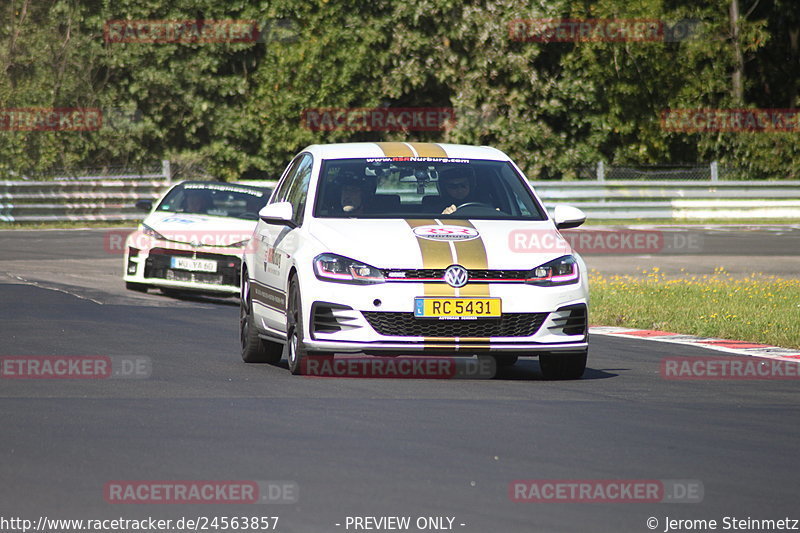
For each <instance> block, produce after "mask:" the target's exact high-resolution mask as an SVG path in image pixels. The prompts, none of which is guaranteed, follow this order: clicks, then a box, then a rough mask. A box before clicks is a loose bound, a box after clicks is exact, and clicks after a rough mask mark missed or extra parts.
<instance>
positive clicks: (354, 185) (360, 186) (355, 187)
mask: <svg viewBox="0 0 800 533" xmlns="http://www.w3.org/2000/svg"><path fill="white" fill-rule="evenodd" d="M338 181H339V185H340V187H341V190H340V195H339V201H340V205H341V212H342V213H343V214H344V215H345V216H355V215H362V214H364V209H365V205H366V204H367V203H368V201H369V198H370V196H371V195H372V193H373V192H374V189H371V188H370V184H369V183H368V181H367V178H366V177H364V176H357V175H356V174H355V173H353V172H343V173H342V174H341V175H340V176H339V179H338Z"/></svg>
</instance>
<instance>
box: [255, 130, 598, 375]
mask: <svg viewBox="0 0 800 533" xmlns="http://www.w3.org/2000/svg"><path fill="white" fill-rule="evenodd" d="M259 218H260V220H259V221H258V224H257V226H256V229H255V232H254V233H253V237H252V239H251V242H250V243H249V245H248V246H246V247H245V253H244V257H243V264H242V281H241V317H240V318H241V320H240V328H241V342H242V358H243V359H244V360H245V361H246V362H271V363H277V362H278V361H280V360H281V357H282V356H283V354H284V352H285V353H286V357H287V360H288V363H289V368H290V370H291V371H292V373H295V374H303V373H306V368H307V366H306V365H307V364H308V360H309V358H311V357H314V356H326V357H331V356H333V355H334V354H347V353H363V354H367V355H384V356H398V355H423V356H424V355H434V356H442V355H447V356H473V355H484V356H494V357H495V359H496V360H497V363H498V364H499V365H509V364H514V363H515V362H516V361H517V358H518V357H539V361H540V366H541V370H542V373H543V375H544V376H545V377H546V378H548V379H574V378H579V377H580V376H581V375H583V372H584V369H585V367H586V353H587V348H588V335H587V304H588V283H587V277H586V266H585V264H584V262H583V260H582V259H581V257H580V256H579V255H578V254H576V253H575V252H574V251H573V250H572V249H571V248H570V246H569V244H568V243H567V242H566V241H565V240H564V239H563V238H561V235H560V233H559V231H558V230H559V229H563V228H570V227H576V226H579V225H580V224H581V223H583V221H584V220H585V216H584V215H583V213H582V212H580V211H579V210H578V209H575V208H571V207H568V206H557V207H556V208H555V211H554V215H553V217H552V218H551V217H550V216H549V215H548V213H547V211H546V210H545V209H544V207H543V206H542V204H541V202H540V201H539V199H538V198H537V196H536V194H535V193H534V191H533V190H532V188H531V187H530V185H529V184H528V182H527V180H526V179H525V177H524V176H523V174H522V172H521V171H520V170H519V168H518V167H517V166H516V165H515V164H514V163H513V162H512V161H511V160H510V159H509V157H508V156H506V155H505V154H504V153H503V152H500V151H499V150H496V149H493V148H489V147H477V146H461V145H448V144H426V143H400V142H387V143H352V144H332V145H314V146H309V147H308V148H306V149H305V150H303V151H302V152H301V153H300V154H298V155H297V156H296V157H295V158H294V159H293V160H292V162H291V163H290V164H289V166H288V167H287V168H286V170H285V171H284V173H283V175H282V176H281V178H280V181H279V183H278V185H277V187H276V189H275V191H274V192H273V194H272V197H271V198H270V200H269V202H268V204H267V205H266V206H265V207H264V208H263V209H262V210H261V211H260V213H259Z"/></svg>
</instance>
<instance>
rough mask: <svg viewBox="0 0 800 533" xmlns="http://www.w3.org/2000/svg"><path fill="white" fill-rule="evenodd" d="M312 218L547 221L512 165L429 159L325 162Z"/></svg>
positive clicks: (394, 158)
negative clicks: (521, 219)
mask: <svg viewBox="0 0 800 533" xmlns="http://www.w3.org/2000/svg"><path fill="white" fill-rule="evenodd" d="M314 216H316V217H320V218H342V217H355V218H411V219H414V218H441V219H450V218H465V217H467V218H471V219H520V218H523V219H528V220H545V219H546V215H545V211H544V208H542V207H541V205H539V203H538V202H537V201H536V199H535V198H534V197H533V195H532V194H531V193H530V191H529V189H528V188H527V186H526V185H525V184H524V182H523V178H522V176H520V175H519V173H517V172H516V170H515V169H514V167H513V166H512V165H511V164H510V163H509V162H507V161H487V160H475V159H452V158H425V157H420V158H408V157H384V158H368V159H335V160H328V161H326V162H324V164H323V166H322V170H321V174H320V180H319V183H318V188H317V197H316V204H315V206H314Z"/></svg>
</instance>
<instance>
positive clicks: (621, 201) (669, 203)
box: [0, 175, 800, 227]
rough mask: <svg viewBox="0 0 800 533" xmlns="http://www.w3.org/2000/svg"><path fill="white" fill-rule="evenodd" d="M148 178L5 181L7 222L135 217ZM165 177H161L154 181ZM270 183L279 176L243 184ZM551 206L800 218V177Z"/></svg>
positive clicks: (620, 186)
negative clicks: (793, 179) (136, 204)
mask: <svg viewBox="0 0 800 533" xmlns="http://www.w3.org/2000/svg"><path fill="white" fill-rule="evenodd" d="M142 178H149V179H94V180H63V181H0V227H2V222H58V221H90V220H104V221H126V220H130V221H136V220H141V219H142V218H143V213H142V212H141V211H138V210H137V209H136V208H135V207H134V203H135V202H136V200H139V199H156V198H158V197H159V196H160V195H161V194H162V193H163V192H164V190H165V189H166V188H167V187H168V186H169V185H170V181H169V179H168V178H167V177H166V176H160V175H152V176H142ZM153 178H160V179H153ZM240 183H248V184H252V185H271V186H274V182H273V181H269V180H266V181H263V180H262V181H258V182H255V181H249V180H246V181H241V182H240ZM531 184H532V185H533V186H534V188H535V189H536V190H537V192H538V194H539V196H540V197H541V198H542V200H543V201H544V203H545V205H546V206H547V207H548V208H551V207H552V206H554V205H555V204H559V203H563V204H569V205H572V206H575V207H578V208H580V209H582V210H583V211H585V212H586V214H587V216H588V217H589V218H590V219H600V220H603V219H621V220H625V219H655V218H658V219H687V220H701V219H704V218H715V219H730V220H735V219H742V218H800V181H783V182H779V181H775V182H764V181H715V182H709V181H705V182H687V181H678V182H676V181H648V182H643V181H638V180H635V181H605V182H597V181H594V182H586V181H575V182H563V181H558V182H555V181H532V182H531Z"/></svg>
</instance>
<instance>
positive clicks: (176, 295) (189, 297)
mask: <svg viewBox="0 0 800 533" xmlns="http://www.w3.org/2000/svg"><path fill="white" fill-rule="evenodd" d="M161 294H162V295H163V296H165V297H167V298H172V299H173V300H181V301H184V302H195V303H204V304H219V305H227V306H236V307H238V306H239V297H238V296H228V297H225V296H214V295H213V294H205V293H201V292H188V291H187V292H181V291H174V290H167V291H164V290H163V289H161Z"/></svg>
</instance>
